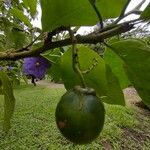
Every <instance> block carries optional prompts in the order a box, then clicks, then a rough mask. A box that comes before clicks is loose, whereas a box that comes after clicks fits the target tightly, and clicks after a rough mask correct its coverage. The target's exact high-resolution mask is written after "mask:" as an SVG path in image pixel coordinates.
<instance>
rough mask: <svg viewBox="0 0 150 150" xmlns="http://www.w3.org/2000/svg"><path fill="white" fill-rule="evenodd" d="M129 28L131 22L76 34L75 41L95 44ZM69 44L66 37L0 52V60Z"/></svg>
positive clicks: (69, 40) (15, 58)
mask: <svg viewBox="0 0 150 150" xmlns="http://www.w3.org/2000/svg"><path fill="white" fill-rule="evenodd" d="M131 29H133V24H130V23H123V24H119V25H118V26H115V27H114V28H112V29H110V30H106V31H105V30H104V32H100V33H97V34H89V35H84V36H81V35H76V36H75V38H76V40H77V41H76V42H77V44H96V43H99V42H101V41H103V40H104V39H107V38H110V37H113V36H115V35H119V34H121V33H125V32H127V31H130V30H131ZM71 44H72V40H71V38H67V39H65V40H61V41H56V42H50V43H48V44H46V45H44V46H42V47H40V48H37V49H32V50H29V51H21V52H17V51H13V52H9V51H7V52H0V60H17V59H20V58H25V57H30V56H38V55H40V53H42V52H45V51H47V50H50V49H54V48H58V47H63V46H67V45H71Z"/></svg>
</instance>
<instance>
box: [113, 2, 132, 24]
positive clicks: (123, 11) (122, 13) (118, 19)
mask: <svg viewBox="0 0 150 150" xmlns="http://www.w3.org/2000/svg"><path fill="white" fill-rule="evenodd" d="M130 2H131V0H128V1H127V2H126V4H125V6H124V8H123V9H122V11H121V13H120V16H119V17H118V18H117V19H116V20H115V21H114V22H113V24H117V23H118V22H119V21H120V20H121V19H122V18H124V14H125V11H126V9H127V7H128V5H129V3H130Z"/></svg>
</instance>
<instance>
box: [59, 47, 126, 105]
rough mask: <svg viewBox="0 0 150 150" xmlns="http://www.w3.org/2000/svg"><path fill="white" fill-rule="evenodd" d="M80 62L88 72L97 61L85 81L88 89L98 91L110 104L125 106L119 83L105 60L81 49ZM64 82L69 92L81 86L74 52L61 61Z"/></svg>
mask: <svg viewBox="0 0 150 150" xmlns="http://www.w3.org/2000/svg"><path fill="white" fill-rule="evenodd" d="M78 55H79V62H80V67H81V70H87V69H88V68H89V67H91V66H92V64H93V63H94V62H93V59H96V60H97V64H96V66H95V67H94V68H93V69H92V70H91V71H90V72H89V73H87V74H84V79H85V82H86V85H87V86H88V87H92V88H94V89H95V90H96V92H97V94H98V96H100V97H102V100H103V101H104V102H106V103H109V104H116V105H124V97H123V94H122V90H121V87H120V84H119V81H118V80H117V78H116V77H115V75H114V74H113V73H112V71H111V69H110V68H109V67H108V66H107V67H106V68H105V62H104V60H103V59H102V58H101V57H100V56H99V55H98V54H97V53H96V52H94V51H93V50H91V49H89V48H88V47H84V46H82V47H79V52H78ZM61 73H62V80H63V82H64V85H65V88H66V89H67V90H69V89H71V88H73V87H74V86H75V85H81V82H80V80H79V78H78V76H77V75H76V73H75V72H74V71H73V68H72V50H71V49H69V50H68V51H67V52H65V53H64V55H63V56H62V59H61Z"/></svg>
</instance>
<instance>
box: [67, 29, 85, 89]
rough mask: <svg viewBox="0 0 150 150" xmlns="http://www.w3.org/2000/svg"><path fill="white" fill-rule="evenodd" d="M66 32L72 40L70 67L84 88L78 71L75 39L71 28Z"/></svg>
mask: <svg viewBox="0 0 150 150" xmlns="http://www.w3.org/2000/svg"><path fill="white" fill-rule="evenodd" d="M68 31H69V34H70V38H71V40H72V67H73V70H74V72H75V73H76V74H77V75H78V76H79V78H80V81H81V84H82V87H83V88H86V84H85V81H84V77H83V74H82V71H81V70H80V63H79V57H78V49H77V47H76V44H77V39H76V37H75V36H74V33H73V31H72V30H71V28H69V29H68Z"/></svg>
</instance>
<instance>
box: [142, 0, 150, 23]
mask: <svg viewBox="0 0 150 150" xmlns="http://www.w3.org/2000/svg"><path fill="white" fill-rule="evenodd" d="M140 18H141V19H143V20H150V3H149V4H148V6H147V7H146V8H145V10H144V11H143V12H142V14H141V17H140Z"/></svg>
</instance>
